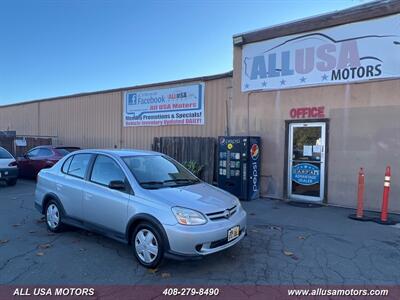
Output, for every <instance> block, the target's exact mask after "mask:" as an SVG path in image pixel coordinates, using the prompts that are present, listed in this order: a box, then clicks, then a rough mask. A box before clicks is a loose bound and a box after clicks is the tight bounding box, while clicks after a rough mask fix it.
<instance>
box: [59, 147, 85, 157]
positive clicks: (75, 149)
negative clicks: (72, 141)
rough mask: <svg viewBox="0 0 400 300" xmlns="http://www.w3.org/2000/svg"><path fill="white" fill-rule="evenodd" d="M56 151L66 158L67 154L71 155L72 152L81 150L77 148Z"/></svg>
mask: <svg viewBox="0 0 400 300" xmlns="http://www.w3.org/2000/svg"><path fill="white" fill-rule="evenodd" d="M56 149H57V151H58V152H59V153H60V154H61V155H62V156H65V155H67V154H70V153H71V152H74V151H77V150H80V149H79V148H75V147H65V148H56Z"/></svg>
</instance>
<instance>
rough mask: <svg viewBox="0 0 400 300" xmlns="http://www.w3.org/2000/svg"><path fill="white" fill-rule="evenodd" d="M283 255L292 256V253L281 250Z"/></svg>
mask: <svg viewBox="0 0 400 300" xmlns="http://www.w3.org/2000/svg"><path fill="white" fill-rule="evenodd" d="M283 254H285V255H286V256H293V255H294V253H293V252H291V251H289V250H283Z"/></svg>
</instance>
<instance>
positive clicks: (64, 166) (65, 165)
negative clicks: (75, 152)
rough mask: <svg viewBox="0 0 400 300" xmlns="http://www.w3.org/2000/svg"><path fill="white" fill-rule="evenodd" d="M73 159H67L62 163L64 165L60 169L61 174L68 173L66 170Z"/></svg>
mask: <svg viewBox="0 0 400 300" xmlns="http://www.w3.org/2000/svg"><path fill="white" fill-rule="evenodd" d="M73 158H74V157H73V156H71V157H70V158H68V159H67V160H66V161H65V162H64V164H63V166H62V168H61V172H63V173H65V174H67V173H68V169H69V166H70V165H71V161H72V159H73Z"/></svg>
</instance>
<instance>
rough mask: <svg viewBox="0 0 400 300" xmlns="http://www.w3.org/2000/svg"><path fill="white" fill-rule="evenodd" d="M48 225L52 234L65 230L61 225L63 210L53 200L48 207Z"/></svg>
mask: <svg viewBox="0 0 400 300" xmlns="http://www.w3.org/2000/svg"><path fill="white" fill-rule="evenodd" d="M45 218H46V225H47V229H49V230H50V231H52V232H60V231H61V230H62V228H63V224H62V223H61V210H60V207H59V205H58V203H57V202H56V201H54V200H51V201H50V202H49V203H48V204H47V207H46V217H45Z"/></svg>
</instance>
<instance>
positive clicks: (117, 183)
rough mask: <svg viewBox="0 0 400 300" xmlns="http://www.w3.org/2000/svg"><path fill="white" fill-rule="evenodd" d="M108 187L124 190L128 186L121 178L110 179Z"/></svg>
mask: <svg viewBox="0 0 400 300" xmlns="http://www.w3.org/2000/svg"><path fill="white" fill-rule="evenodd" d="M108 187H109V188H110V189H112V190H117V191H123V190H125V188H126V184H125V182H123V181H121V180H113V181H110V183H109V184H108Z"/></svg>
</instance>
